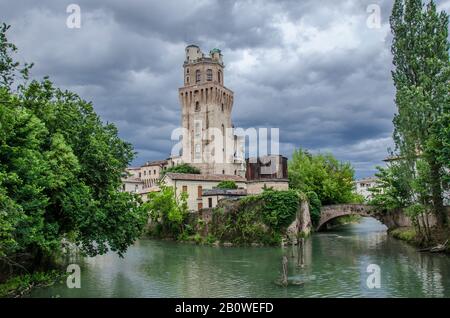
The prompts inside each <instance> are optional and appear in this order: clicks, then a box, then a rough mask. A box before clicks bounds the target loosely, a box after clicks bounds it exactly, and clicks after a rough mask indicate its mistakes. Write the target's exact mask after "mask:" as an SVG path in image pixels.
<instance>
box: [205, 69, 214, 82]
mask: <svg viewBox="0 0 450 318" xmlns="http://www.w3.org/2000/svg"><path fill="white" fill-rule="evenodd" d="M212 79H213V73H212V70H211V69H208V70H206V80H207V81H209V82H211V81H212Z"/></svg>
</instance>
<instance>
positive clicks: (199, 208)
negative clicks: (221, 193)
mask: <svg viewBox="0 0 450 318" xmlns="http://www.w3.org/2000/svg"><path fill="white" fill-rule="evenodd" d="M197 208H198V210H199V211H200V210H201V209H203V203H201V202H199V203H198V205H197Z"/></svg>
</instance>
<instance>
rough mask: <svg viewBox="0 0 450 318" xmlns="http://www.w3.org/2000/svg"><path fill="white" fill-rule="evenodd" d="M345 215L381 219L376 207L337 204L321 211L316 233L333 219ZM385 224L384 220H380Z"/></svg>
mask: <svg viewBox="0 0 450 318" xmlns="http://www.w3.org/2000/svg"><path fill="white" fill-rule="evenodd" d="M344 215H361V216H371V217H374V218H376V219H379V216H378V214H377V213H376V210H375V208H374V207H372V206H370V205H366V204H335V205H325V206H323V207H322V209H321V213H320V221H319V224H318V225H317V227H316V231H320V229H321V228H322V227H323V226H324V225H325V224H326V223H328V222H329V221H331V220H332V219H335V218H338V217H341V216H344ZM380 221H381V222H383V221H382V220H380Z"/></svg>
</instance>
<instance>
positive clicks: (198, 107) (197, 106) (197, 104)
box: [195, 102, 200, 112]
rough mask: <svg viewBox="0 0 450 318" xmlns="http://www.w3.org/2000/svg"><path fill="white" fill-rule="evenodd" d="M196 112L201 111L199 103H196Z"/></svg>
mask: <svg viewBox="0 0 450 318" xmlns="http://www.w3.org/2000/svg"><path fill="white" fill-rule="evenodd" d="M195 111H196V112H199V111H200V103H199V102H195Z"/></svg>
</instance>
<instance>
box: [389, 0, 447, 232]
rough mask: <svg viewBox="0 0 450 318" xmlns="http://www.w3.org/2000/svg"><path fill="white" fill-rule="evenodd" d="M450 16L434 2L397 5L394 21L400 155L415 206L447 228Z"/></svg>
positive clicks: (416, 0) (408, 1) (409, 0)
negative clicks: (431, 212) (418, 206)
mask: <svg viewBox="0 0 450 318" xmlns="http://www.w3.org/2000/svg"><path fill="white" fill-rule="evenodd" d="M448 23H449V19H448V14H446V13H445V12H440V13H439V12H437V10H436V5H435V3H434V1H430V2H428V4H427V5H425V6H424V5H423V4H422V1H421V0H396V1H395V3H394V7H393V11H392V16H391V29H392V33H393V35H394V38H393V43H392V53H393V63H394V70H393V72H392V76H393V80H394V84H395V88H396V97H395V102H396V105H397V108H398V114H397V115H396V116H395V118H394V127H395V131H394V141H395V145H396V151H397V155H399V156H400V157H401V158H402V160H404V162H405V164H406V165H408V166H409V167H408V168H407V169H408V170H410V171H414V173H412V174H410V178H409V181H408V182H409V183H410V185H409V186H410V187H411V188H412V189H413V191H414V198H415V199H416V203H420V204H423V205H424V206H426V207H427V208H428V209H429V210H431V211H433V212H434V213H435V215H436V217H437V219H438V223H439V225H441V226H443V225H444V224H446V223H447V219H446V213H445V210H444V207H443V194H444V191H445V190H446V189H448V187H449V173H450V170H449V168H450V156H449V154H450V152H449V138H450V137H449V136H450V134H449V132H450V126H449V124H450V122H449V113H450V94H449V89H450V62H449V48H450V46H449V42H448Z"/></svg>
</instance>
